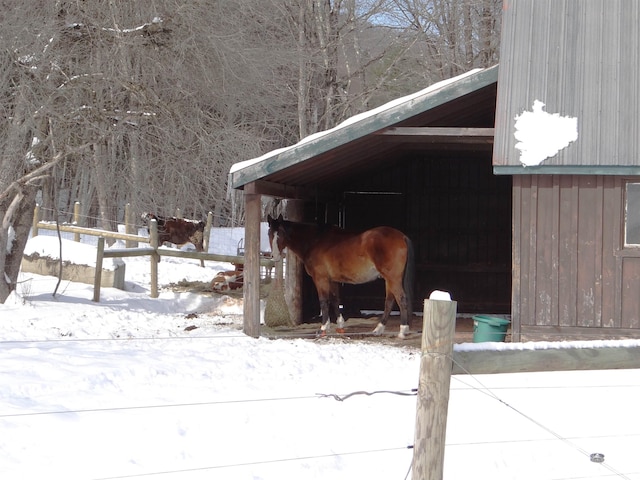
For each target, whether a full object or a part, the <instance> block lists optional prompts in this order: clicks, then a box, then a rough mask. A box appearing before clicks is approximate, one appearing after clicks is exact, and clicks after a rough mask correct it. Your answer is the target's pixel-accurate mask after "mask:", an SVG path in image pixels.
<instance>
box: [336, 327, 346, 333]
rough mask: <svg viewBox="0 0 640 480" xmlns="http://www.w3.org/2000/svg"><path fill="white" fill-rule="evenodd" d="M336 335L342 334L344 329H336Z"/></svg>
mask: <svg viewBox="0 0 640 480" xmlns="http://www.w3.org/2000/svg"><path fill="white" fill-rule="evenodd" d="M336 333H341V334H342V333H344V328H336Z"/></svg>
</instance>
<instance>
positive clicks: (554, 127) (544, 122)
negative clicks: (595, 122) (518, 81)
mask: <svg viewBox="0 0 640 480" xmlns="http://www.w3.org/2000/svg"><path fill="white" fill-rule="evenodd" d="M543 107H544V103H542V102H541V101H540V100H536V101H534V102H533V107H532V108H531V111H530V112H528V111H526V110H525V111H524V112H522V114H521V115H516V118H515V120H516V124H515V127H516V132H515V134H514V136H515V137H516V140H517V141H518V143H516V148H517V149H518V150H520V163H522V164H523V165H524V166H525V167H529V166H533V165H540V164H541V163H542V162H543V161H544V160H545V159H547V158H550V157H553V156H554V155H556V154H557V153H558V152H559V151H560V150H562V149H563V148H566V147H568V146H569V144H570V143H571V142H575V141H576V140H577V139H578V119H577V118H576V117H563V116H561V115H560V114H559V113H547V112H545V111H543V110H542V108H543Z"/></svg>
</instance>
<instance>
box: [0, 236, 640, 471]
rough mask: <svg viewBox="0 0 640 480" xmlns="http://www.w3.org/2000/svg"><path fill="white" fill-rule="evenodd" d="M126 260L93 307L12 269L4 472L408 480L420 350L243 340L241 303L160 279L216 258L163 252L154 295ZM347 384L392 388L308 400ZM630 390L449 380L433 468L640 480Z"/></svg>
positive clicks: (1, 371) (3, 391) (3, 321)
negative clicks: (118, 283)
mask: <svg viewBox="0 0 640 480" xmlns="http://www.w3.org/2000/svg"><path fill="white" fill-rule="evenodd" d="M50 243H51V250H52V251H53V252H57V249H58V246H57V241H56V240H55V239H52V240H51V242H50ZM212 244H214V243H212ZM40 248H42V247H40ZM70 254H71V253H70ZM124 261H125V263H126V285H127V289H126V291H121V290H117V289H111V288H105V289H103V290H102V294H101V301H100V303H94V302H92V301H91V298H92V296H93V287H92V286H91V285H84V284H79V283H71V282H62V284H61V286H60V288H59V290H58V294H57V295H56V296H55V298H54V297H52V294H51V293H52V292H53V289H54V286H55V283H56V279H55V278H53V277H44V276H39V275H35V274H23V275H22V277H21V279H20V281H21V283H20V284H19V286H18V289H17V291H16V292H15V295H13V296H12V297H11V298H10V299H9V300H8V301H7V302H6V303H5V304H4V305H0V429H1V430H0V431H2V433H3V434H2V436H1V437H0V478H1V479H3V480H7V479H58V478H60V479H66V480H71V479H82V480H90V479H122V478H154V479H155V478H157V479H187V480H189V479H205V478H206V479H211V478H220V479H278V480H281V479H289V478H292V479H293V478H296V479H349V480H353V479H360V478H368V479H385V480H389V479H398V480H402V479H405V478H411V473H410V471H409V470H410V465H411V459H412V454H413V453H412V450H411V449H410V448H408V447H409V446H411V445H412V444H413V440H414V423H415V414H416V412H415V408H416V399H415V396H412V395H411V390H412V389H414V388H416V387H417V382H418V374H419V371H418V370H419V364H420V354H419V352H418V351H416V350H412V349H410V348H396V347H392V346H384V345H377V344H376V345H374V344H365V343H359V342H357V341H354V340H347V339H323V340H300V339H296V340H291V339H288V340H286V339H280V340H268V339H264V338H260V339H253V338H249V337H246V336H244V335H243V334H242V330H241V325H242V304H241V301H240V300H238V299H234V298H231V297H223V296H206V295H197V294H192V293H179V292H176V291H174V290H172V289H170V288H168V287H167V286H168V285H169V284H170V283H176V282H179V281H180V280H182V279H187V280H191V281H207V282H208V281H210V280H211V279H212V278H213V276H214V274H215V273H216V272H218V271H221V270H228V269H229V265H228V264H213V263H210V264H207V265H206V268H204V269H203V268H201V267H200V266H199V262H198V261H196V260H182V259H177V258H170V257H163V259H162V261H161V262H160V264H159V275H160V284H161V285H162V286H163V288H161V294H160V297H159V298H157V299H152V298H150V297H149V264H148V260H146V259H145V258H127V259H124ZM193 327H196V328H193ZM360 391H364V392H369V393H370V392H375V391H384V392H390V393H377V394H373V395H362V394H359V395H353V396H350V397H349V398H347V399H345V400H344V401H337V400H336V399H335V397H333V396H323V395H322V394H329V395H331V394H333V395H337V396H346V395H349V394H350V393H353V392H360ZM639 398H640V371H638V370H613V371H611V370H610V371H580V372H558V373H536V374H504V375H480V376H475V377H471V376H455V377H453V378H452V383H451V397H450V405H449V417H448V428H447V445H446V458H445V467H444V468H445V478H446V479H449V480H455V479H466V478H476V479H491V480H500V479H518V480H521V479H532V480H533V479H535V480H540V479H548V480H551V479H553V480H565V479H613V478H624V479H634V480H640V461H639V460H638V457H636V455H637V448H638V446H639V445H640V419H639V417H638V414H637V405H638V399H639ZM593 453H601V454H603V455H604V459H605V461H604V462H603V463H596V462H592V461H591V454H593Z"/></svg>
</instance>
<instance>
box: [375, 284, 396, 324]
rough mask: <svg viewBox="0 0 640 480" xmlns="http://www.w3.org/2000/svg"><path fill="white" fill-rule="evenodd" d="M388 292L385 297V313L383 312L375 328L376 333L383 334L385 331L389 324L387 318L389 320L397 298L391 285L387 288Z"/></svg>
mask: <svg viewBox="0 0 640 480" xmlns="http://www.w3.org/2000/svg"><path fill="white" fill-rule="evenodd" d="M386 291H387V294H386V296H385V299H384V313H383V314H382V318H381V319H380V322H378V325H377V326H376V328H375V329H374V330H373V334H374V335H382V334H383V333H384V329H385V328H386V326H387V320H389V315H391V310H392V309H393V304H394V302H395V298H394V296H393V293H391V290H389V287H388V286H387V288H386Z"/></svg>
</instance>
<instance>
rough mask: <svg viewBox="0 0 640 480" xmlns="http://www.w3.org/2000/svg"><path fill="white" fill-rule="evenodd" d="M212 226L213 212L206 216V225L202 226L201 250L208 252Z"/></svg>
mask: <svg viewBox="0 0 640 480" xmlns="http://www.w3.org/2000/svg"><path fill="white" fill-rule="evenodd" d="M212 225H213V212H209V213H208V214H207V223H206V224H205V226H204V238H203V239H202V249H203V250H204V251H205V252H208V251H209V240H210V239H211V226H212Z"/></svg>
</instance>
